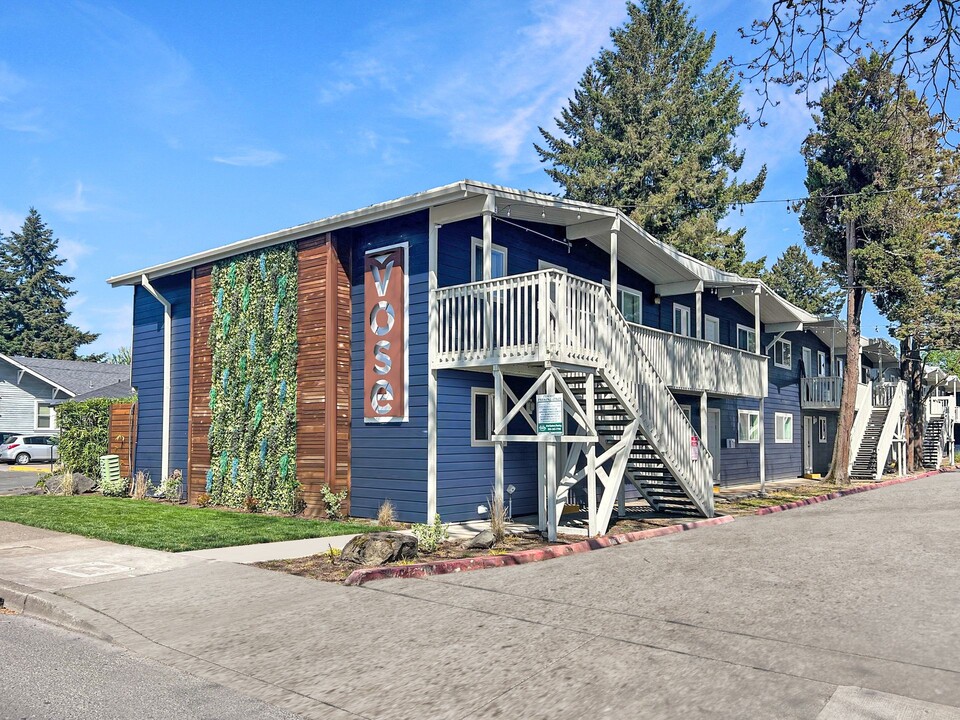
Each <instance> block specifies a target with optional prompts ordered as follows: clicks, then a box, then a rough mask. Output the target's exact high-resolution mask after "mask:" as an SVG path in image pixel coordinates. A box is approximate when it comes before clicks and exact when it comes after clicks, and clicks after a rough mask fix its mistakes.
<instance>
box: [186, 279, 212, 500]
mask: <svg viewBox="0 0 960 720" xmlns="http://www.w3.org/2000/svg"><path fill="white" fill-rule="evenodd" d="M212 269H213V268H212V266H211V265H204V266H202V267H199V268H197V269H196V270H195V271H194V276H193V330H192V333H193V334H192V354H191V363H192V371H193V374H192V375H191V378H190V383H191V391H190V473H189V478H188V481H187V489H188V497H189V499H190V500H194V499H195V498H196V496H197V495H199V494H200V493H202V492H206V489H207V470H209V469H210V441H209V432H210V421H211V417H212V413H211V411H210V385H211V382H212V373H213V353H212V352H211V350H210V346H209V341H210V325H211V323H212V322H213V292H212V282H213V278H212V276H211V272H212Z"/></svg>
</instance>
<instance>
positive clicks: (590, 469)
mask: <svg viewBox="0 0 960 720" xmlns="http://www.w3.org/2000/svg"><path fill="white" fill-rule="evenodd" d="M594 382H595V375H594V374H593V373H590V374H588V375H587V407H586V408H585V409H586V411H587V422H589V423H590V427H588V428H587V432H588V433H593V432H595V428H596V426H597V419H596V403H595V396H594ZM587 534H588V535H589V536H590V537H593V536H594V535H596V534H597V444H596V443H590V444H589V445H588V446H587Z"/></svg>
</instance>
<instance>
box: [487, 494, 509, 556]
mask: <svg viewBox="0 0 960 720" xmlns="http://www.w3.org/2000/svg"><path fill="white" fill-rule="evenodd" d="M487 505H488V506H489V507H490V532H492V533H493V539H494V541H495V542H498V543H502V542H503V539H504V538H505V537H506V536H507V508H506V507H505V506H504V504H503V495H498V494H497V493H496V491H494V492H491V493H490V497H489V498H487Z"/></svg>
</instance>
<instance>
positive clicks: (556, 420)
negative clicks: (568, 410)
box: [537, 393, 563, 435]
mask: <svg viewBox="0 0 960 720" xmlns="http://www.w3.org/2000/svg"><path fill="white" fill-rule="evenodd" d="M537 433H538V434H541V435H563V395H560V394H559V393H556V394H553V395H537Z"/></svg>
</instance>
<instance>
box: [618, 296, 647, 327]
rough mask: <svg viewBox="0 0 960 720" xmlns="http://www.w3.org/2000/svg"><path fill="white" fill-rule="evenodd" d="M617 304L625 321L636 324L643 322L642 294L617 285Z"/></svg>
mask: <svg viewBox="0 0 960 720" xmlns="http://www.w3.org/2000/svg"><path fill="white" fill-rule="evenodd" d="M617 305H618V306H619V307H620V312H622V313H623V317H624V318H626V320H627V322H630V323H635V324H637V325H639V324H640V323H642V322H643V295H642V294H640V293H638V292H637V291H636V290H627V289H626V288H621V287H618V288H617Z"/></svg>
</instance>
